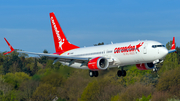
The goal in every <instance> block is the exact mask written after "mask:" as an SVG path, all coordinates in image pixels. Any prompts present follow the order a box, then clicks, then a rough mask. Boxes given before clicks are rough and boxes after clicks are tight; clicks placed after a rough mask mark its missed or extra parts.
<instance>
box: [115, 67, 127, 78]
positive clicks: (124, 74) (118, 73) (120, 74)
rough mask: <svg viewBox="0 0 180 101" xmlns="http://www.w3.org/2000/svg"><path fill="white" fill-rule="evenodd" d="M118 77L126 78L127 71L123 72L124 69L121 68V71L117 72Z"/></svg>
mask: <svg viewBox="0 0 180 101" xmlns="http://www.w3.org/2000/svg"><path fill="white" fill-rule="evenodd" d="M117 75H118V76H119V77H121V76H123V77H125V76H126V71H125V70H123V67H121V70H118V71H117Z"/></svg>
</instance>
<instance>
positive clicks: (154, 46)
mask: <svg viewBox="0 0 180 101" xmlns="http://www.w3.org/2000/svg"><path fill="white" fill-rule="evenodd" d="M152 47H153V48H156V47H165V46H164V45H152Z"/></svg>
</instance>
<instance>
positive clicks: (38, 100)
mask: <svg viewBox="0 0 180 101" xmlns="http://www.w3.org/2000/svg"><path fill="white" fill-rule="evenodd" d="M56 94H57V90H56V87H53V86H52V85H50V84H41V85H39V87H38V88H37V89H36V91H35V92H34V93H33V96H32V100H35V101H50V100H51V101H52V100H53V99H54V98H55V97H56Z"/></svg>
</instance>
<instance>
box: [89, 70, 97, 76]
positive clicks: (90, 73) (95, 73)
mask: <svg viewBox="0 0 180 101" xmlns="http://www.w3.org/2000/svg"><path fill="white" fill-rule="evenodd" d="M98 75H99V73H98V71H91V70H89V76H90V77H93V76H95V77H98Z"/></svg>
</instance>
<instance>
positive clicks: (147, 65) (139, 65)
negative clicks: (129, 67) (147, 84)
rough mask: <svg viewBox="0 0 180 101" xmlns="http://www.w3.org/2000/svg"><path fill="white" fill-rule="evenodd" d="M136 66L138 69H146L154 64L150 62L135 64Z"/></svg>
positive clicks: (151, 67)
mask: <svg viewBox="0 0 180 101" xmlns="http://www.w3.org/2000/svg"><path fill="white" fill-rule="evenodd" d="M136 67H137V68H138V69H139V70H148V69H153V68H154V67H155V66H154V64H153V63H152V62H151V63H142V64H136Z"/></svg>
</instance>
